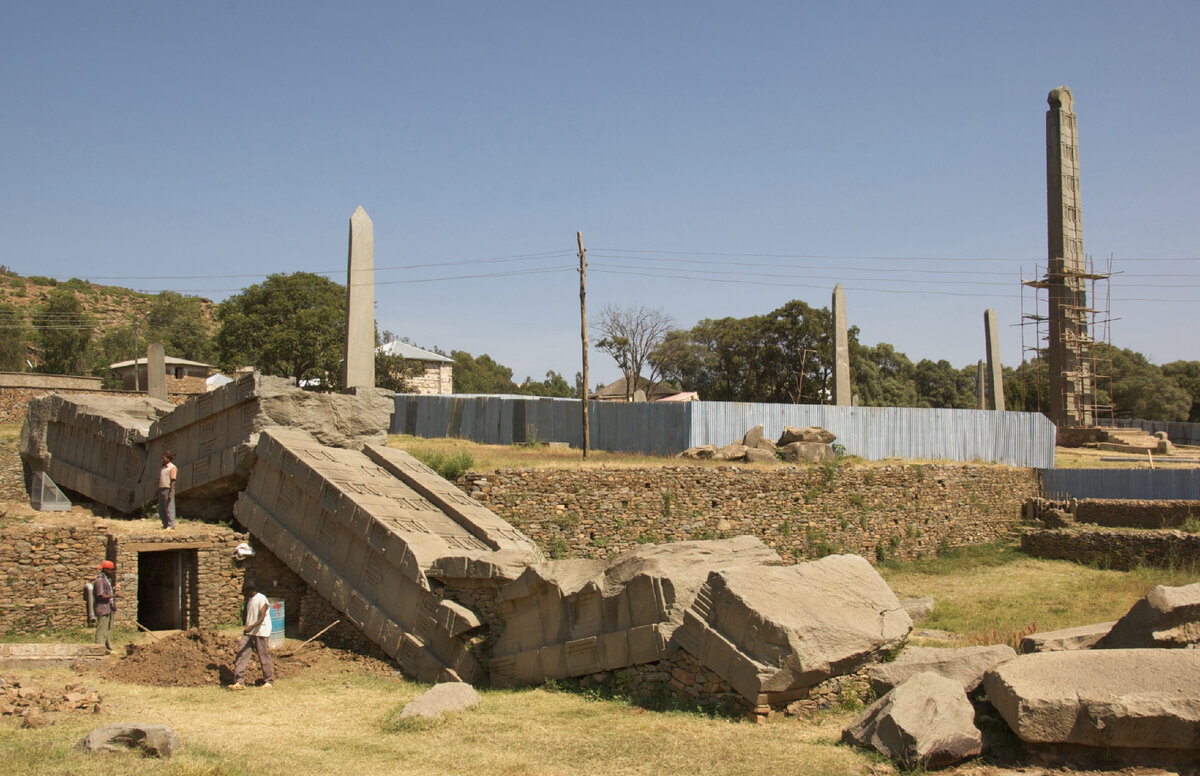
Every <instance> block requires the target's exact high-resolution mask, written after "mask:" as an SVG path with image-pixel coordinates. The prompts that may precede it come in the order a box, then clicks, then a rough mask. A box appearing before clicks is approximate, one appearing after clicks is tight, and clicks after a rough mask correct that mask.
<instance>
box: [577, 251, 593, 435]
mask: <svg viewBox="0 0 1200 776" xmlns="http://www.w3.org/2000/svg"><path fill="white" fill-rule="evenodd" d="M575 239H576V241H578V243H579V336H580V338H581V339H582V340H583V396H582V397H581V400H580V403H581V404H582V405H583V457H584V458H587V456H588V450H590V449H591V446H592V435H591V427H590V426H589V425H588V361H587V358H588V348H587V251H586V250H584V249H583V232H576V233H575Z"/></svg>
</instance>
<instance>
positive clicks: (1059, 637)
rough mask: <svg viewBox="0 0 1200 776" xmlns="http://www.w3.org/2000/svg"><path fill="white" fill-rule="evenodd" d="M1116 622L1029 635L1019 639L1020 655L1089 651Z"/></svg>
mask: <svg viewBox="0 0 1200 776" xmlns="http://www.w3.org/2000/svg"><path fill="white" fill-rule="evenodd" d="M1114 625H1116V622H1098V623H1094V624H1092V625H1080V626H1079V627H1077V628H1063V629H1061V630H1053V631H1045V632H1043V633H1031V634H1029V635H1028V636H1026V637H1024V638H1023V639H1021V653H1022V654H1026V655H1028V654H1031V653H1033V652H1064V651H1070V650H1075V649H1091V648H1092V647H1093V646H1095V645H1096V642H1098V641H1099V640H1100V639H1102V638H1104V637H1105V636H1107V635H1108V632H1109V631H1111V630H1112V627H1113V626H1114Z"/></svg>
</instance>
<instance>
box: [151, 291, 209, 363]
mask: <svg viewBox="0 0 1200 776" xmlns="http://www.w3.org/2000/svg"><path fill="white" fill-rule="evenodd" d="M150 342H161V343H162V344H163V347H164V348H165V349H166V351H167V355H169V356H175V357H176V358H186V359H188V360H190V361H203V362H208V361H210V360H212V357H213V350H214V349H213V339H212V336H211V335H210V334H209V328H208V322H207V321H206V320H205V318H204V300H202V299H201V298H200V297H198V296H184V295H183V294H177V293H175V292H174V291H163V292H161V293H159V294H158V295H157V296H156V297H155V298H154V302H153V303H152V304H151V305H150V312H149V314H148V315H147V316H146V332H145V339H144V340H143V343H145V344H148V343H150Z"/></svg>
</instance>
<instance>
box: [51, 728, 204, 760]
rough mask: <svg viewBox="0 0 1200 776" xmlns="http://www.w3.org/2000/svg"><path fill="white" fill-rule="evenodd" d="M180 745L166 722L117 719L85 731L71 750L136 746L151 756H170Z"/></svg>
mask: <svg viewBox="0 0 1200 776" xmlns="http://www.w3.org/2000/svg"><path fill="white" fill-rule="evenodd" d="M180 746H181V744H180V741H179V734H178V733H176V732H175V731H174V730H172V729H171V728H169V727H167V726H166V725H152V724H149V723H145V722H120V723H117V724H115V725H105V726H104V727H101V728H96V729H95V730H93V731H92V732H90V733H88V734H87V735H86V736H84V737H83V738H81V739H79V743H77V744H75V751H77V752H83V753H91V752H101V751H110V750H115V749H117V748H118V747H123V748H127V749H138V750H140V751H141V752H142V753H143V754H145V755H149V756H153V757H170V756H171V755H173V754H175V753H176V752H178V751H179V748H180Z"/></svg>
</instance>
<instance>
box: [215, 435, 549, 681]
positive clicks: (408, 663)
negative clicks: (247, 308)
mask: <svg viewBox="0 0 1200 776" xmlns="http://www.w3.org/2000/svg"><path fill="white" fill-rule="evenodd" d="M255 455H256V458H257V461H256V463H255V466H254V470H253V472H252V474H251V477H250V480H249V482H248V484H247V488H246V490H245V491H243V492H242V493H241V494H240V496H239V498H238V502H237V508H236V515H237V518H238V520H239V521H240V522H241V523H242V524H243V525H245V526H246V527H247V528H248V529H249V530H250V531H252V532H253V533H254V535H255V536H256V537H258V539H259V540H260V541H261V542H262V543H263V544H264V545H266V546H267V548H268V549H270V550H271V551H272V552H274V553H275V555H277V556H278V557H279V558H280V559H281V560H283V561H284V562H285V563H286V564H287V565H288V566H289V567H290V568H291V569H292V570H293V571H295V572H296V573H297V574H299V576H300V577H301V578H302V579H304V581H305V582H307V583H308V584H309V585H310V586H312V587H313V588H314V589H316V590H317V592H319V593H320V594H321V595H322V596H323V597H324V598H325V599H326V600H327V601H329V603H330V604H332V605H333V606H334V607H335V608H336V609H338V610H339V611H341V612H343V613H344V614H345V615H346V617H347V619H348V620H350V621H351V622H352V623H354V624H355V625H356V626H358V627H359V628H360V629H362V630H363V632H364V633H365V634H366V636H367V637H368V638H369V639H371V640H372V641H373V642H374V643H376V644H377V645H379V647H380V648H382V649H383V650H384V651H385V652H386V653H387V654H389V655H391V656H392V657H394V658H395V659H396V660H397V662H398V663H399V664H400V666H401V667H402V668H403V669H404V670H405V671H407V672H408V673H409V674H410V675H412V676H415V677H416V678H418V679H421V680H423V681H429V682H436V681H477V680H480V679H482V678H483V676H484V671H483V668H482V666H481V665H480V663H479V661H478V660H477V658H476V656H475V655H474V653H473V652H472V651H471V648H470V642H469V640H468V638H467V637H468V635H469V634H470V633H471V632H472V631H474V630H477V629H478V628H479V627H480V626H481V625H482V620H481V619H480V618H479V617H478V615H476V614H475V613H474V612H472V611H471V610H470V609H468V608H466V607H465V606H462V605H461V604H457V603H454V602H452V601H448V600H445V599H443V598H442V597H441V596H440V595H437V594H435V593H434V591H433V589H432V586H431V585H430V582H429V578H428V576H427V574H426V572H427V571H428V570H430V569H432V568H433V567H435V566H437V565H438V564H439V562H448V563H451V564H452V565H455V566H457V567H461V568H463V569H467V570H471V569H473V568H482V569H486V571H487V573H489V574H496V573H502V572H503V570H504V569H509V568H512V567H513V566H514V565H518V564H517V563H514V558H513V557H512V556H513V555H514V554H517V553H520V549H519V547H520V542H519V540H518V539H517V538H516V537H519V536H520V534H519V533H517V534H514V535H512V536H503V535H501V534H500V533H499V532H497V531H496V530H495V526H472V527H470V528H468V527H467V525H464V524H463V523H468V524H469V523H470V516H469V514H468V511H467V510H465V509H463V510H459V511H458V512H457V513H455V514H454V515H451V514H447V513H446V512H443V511H442V510H441V509H439V508H438V506H437V505H435V504H434V503H432V502H430V501H429V499H427V498H426V497H425V496H423V495H422V494H421V493H419V492H417V491H416V490H414V489H413V488H411V487H409V486H408V485H407V484H405V483H404V482H403V481H402V480H400V479H398V478H397V477H395V476H394V474H393V473H392V472H391V471H389V470H388V469H386V468H384V467H382V466H380V465H378V464H377V463H375V462H374V461H372V460H371V458H369V457H368V456H367V455H365V454H364V453H362V452H359V451H354V450H345V449H338V448H331V447H326V446H324V445H321V444H320V443H319V442H318V441H317V440H316V439H315V438H313V437H312V436H311V435H309V434H308V433H306V432H303V431H297V430H291V429H278V428H277V429H269V430H264V431H263V432H262V433H261V434H260V435H259V440H258V444H257V445H256V447H255ZM430 474H432V472H430ZM434 476H436V475H434ZM496 519H497V520H498V518H496ZM459 521H463V522H459ZM476 534H480V535H483V536H485V537H491V540H492V542H493V544H503V545H504V546H505V547H506V552H507V553H508V554H507V555H506V556H505V557H504V559H503V560H500V561H496V562H489V559H490V558H491V556H493V555H494V554H496V553H495V551H494V550H493V549H492V547H490V546H489V545H488V544H487V543H486V542H485V541H483V540H481V539H480V538H478V537H477V536H476ZM533 555H534V553H533V548H532V546H529V547H527V551H526V552H525V556H524V557H525V561H526V562H528V560H529V559H531V558H532V557H533ZM476 562H478V563H477V564H476Z"/></svg>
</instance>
